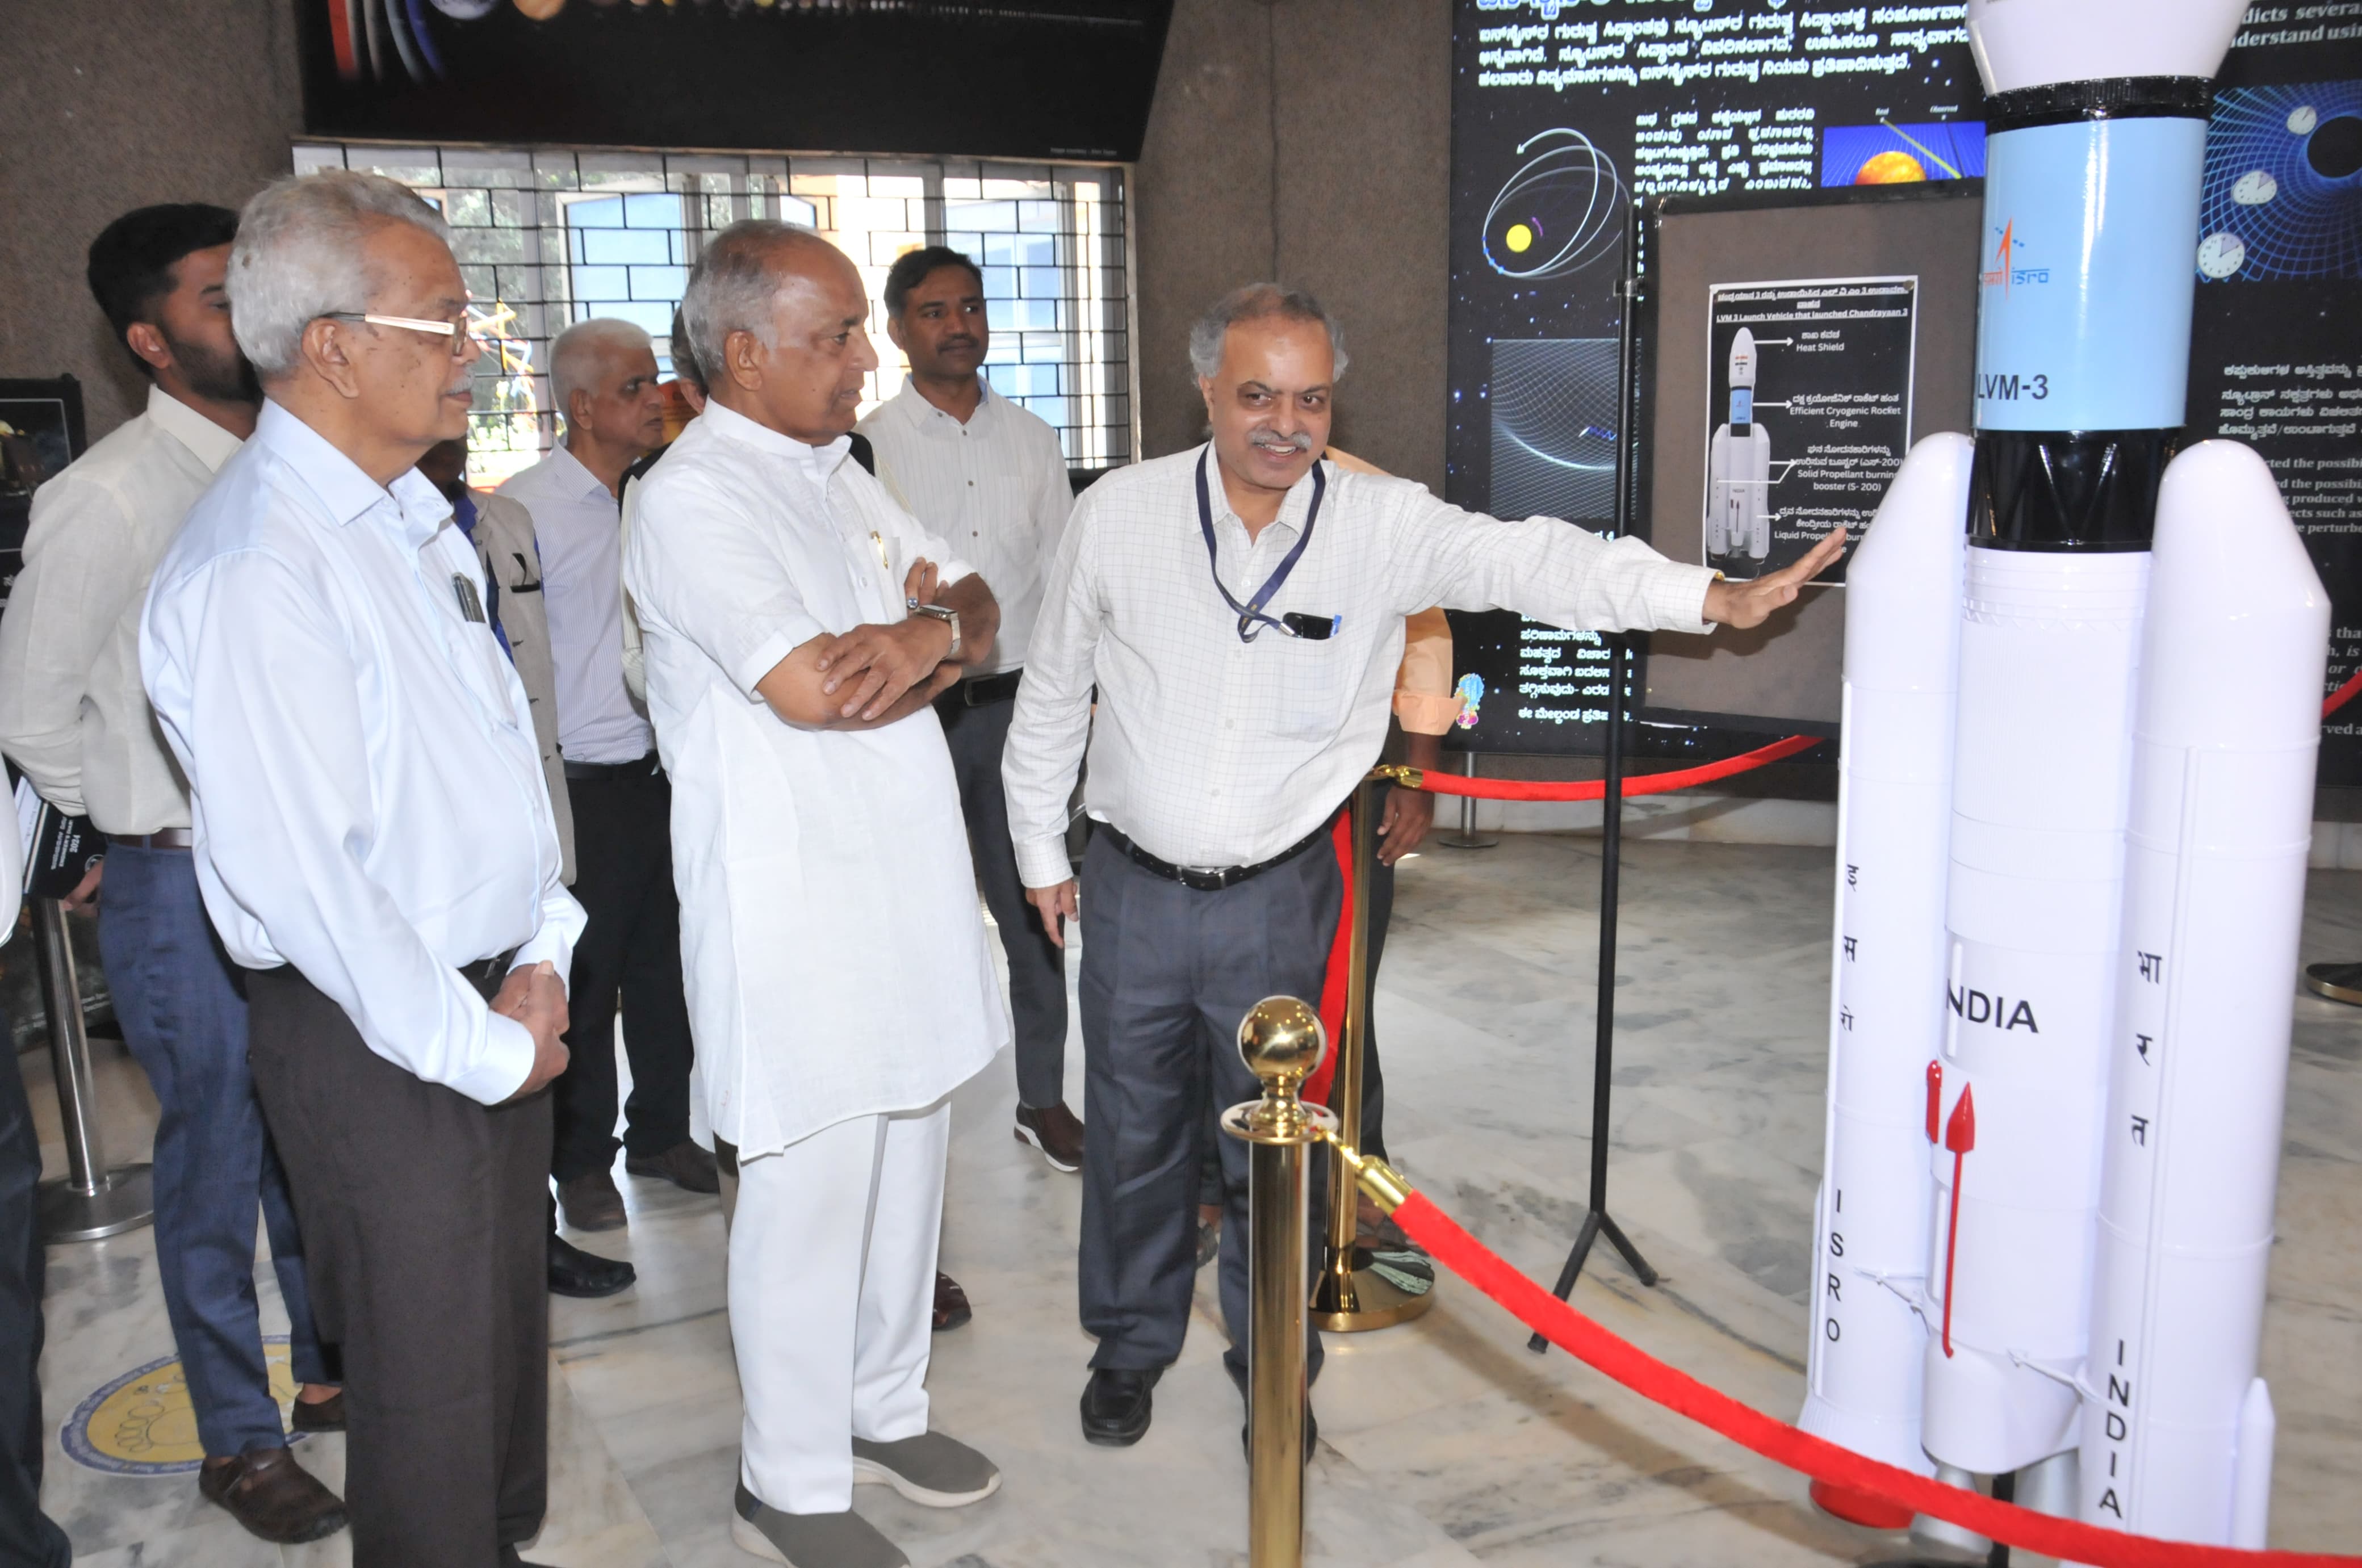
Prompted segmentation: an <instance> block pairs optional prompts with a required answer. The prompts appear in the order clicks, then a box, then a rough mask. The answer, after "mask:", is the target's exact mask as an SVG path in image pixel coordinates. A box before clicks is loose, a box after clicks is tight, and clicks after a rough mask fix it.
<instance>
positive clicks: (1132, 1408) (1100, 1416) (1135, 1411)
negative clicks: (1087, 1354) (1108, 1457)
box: [1083, 1366, 1164, 1448]
mask: <svg viewBox="0 0 2362 1568" xmlns="http://www.w3.org/2000/svg"><path fill="white" fill-rule="evenodd" d="M1162 1376H1164V1368H1163V1367H1161V1366H1160V1367H1155V1368H1153V1369H1151V1370H1149V1371H1146V1372H1140V1371H1135V1370H1133V1369H1131V1368H1129V1367H1120V1366H1095V1367H1093V1368H1091V1381H1090V1383H1089V1385H1088V1386H1087V1387H1085V1388H1084V1390H1083V1437H1084V1439H1085V1440H1086V1441H1090V1442H1095V1443H1097V1444H1098V1445H1099V1446H1100V1447H1101V1448H1130V1447H1131V1445H1132V1444H1133V1443H1136V1442H1138V1441H1140V1440H1141V1439H1142V1437H1143V1436H1145V1435H1146V1434H1147V1431H1148V1417H1149V1410H1150V1396H1149V1390H1150V1389H1152V1388H1154V1387H1155V1386H1156V1380H1157V1379H1158V1378H1160V1377H1162Z"/></svg>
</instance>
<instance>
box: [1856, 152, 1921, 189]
mask: <svg viewBox="0 0 2362 1568" xmlns="http://www.w3.org/2000/svg"><path fill="white" fill-rule="evenodd" d="M1926 178H1927V171H1926V168H1925V167H1924V166H1923V165H1922V164H1921V163H1920V161H1919V160H1917V159H1915V158H1914V157H1912V156H1911V155H1910V154H1909V153H1907V152H1903V151H1900V150H1894V151H1888V152H1882V153H1878V154H1876V155H1874V156H1873V157H1871V158H1868V159H1865V160H1863V161H1862V165H1861V168H1860V171H1857V172H1856V173H1855V175H1854V177H1853V182H1854V183H1855V184H1857V185H1903V184H1908V183H1909V182H1912V181H1914V180H1925V179H1926Z"/></svg>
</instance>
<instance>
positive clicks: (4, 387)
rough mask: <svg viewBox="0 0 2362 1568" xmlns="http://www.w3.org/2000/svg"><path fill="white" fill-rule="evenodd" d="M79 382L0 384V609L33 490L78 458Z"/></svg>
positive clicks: (18, 560) (21, 555)
mask: <svg viewBox="0 0 2362 1568" xmlns="http://www.w3.org/2000/svg"><path fill="white" fill-rule="evenodd" d="M85 444H86V443H85V441H84V438H83V413H82V383H81V382H80V381H76V380H74V379H73V377H72V376H58V377H55V378H52V379H50V380H46V381H35V380H24V381H6V380H0V608H6V605H7V602H8V593H9V591H10V590H11V589H13V588H14V587H16V585H17V571H18V570H19V569H22V568H23V566H24V564H25V530H26V528H27V527H28V525H30V523H31V521H32V516H33V491H36V490H38V489H39V488H40V487H41V485H42V484H43V483H45V482H46V481H48V480H52V479H55V478H56V477H57V476H58V473H59V472H60V470H61V469H64V468H65V466H66V465H67V464H68V463H71V462H72V461H73V460H74V459H75V458H79V457H81V456H82V454H83V447H84V445H85Z"/></svg>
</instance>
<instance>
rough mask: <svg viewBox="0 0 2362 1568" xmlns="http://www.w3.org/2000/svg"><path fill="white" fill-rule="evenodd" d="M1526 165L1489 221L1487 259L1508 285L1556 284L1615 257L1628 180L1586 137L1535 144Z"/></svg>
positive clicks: (1557, 136)
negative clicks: (1518, 282) (1552, 280)
mask: <svg viewBox="0 0 2362 1568" xmlns="http://www.w3.org/2000/svg"><path fill="white" fill-rule="evenodd" d="M1517 155H1518V158H1519V159H1521V160H1523V161H1522V162H1520V163H1519V164H1518V167H1517V169H1516V170H1515V171H1513V172H1512V173H1511V174H1510V175H1509V177H1508V179H1507V180H1506V181H1504V182H1502V185H1501V191H1500V193H1499V194H1498V195H1496V196H1495V197H1494V198H1493V204H1492V205H1491V207H1489V208H1488V209H1487V210H1486V211H1485V226H1484V233H1483V239H1484V246H1485V260H1486V261H1488V262H1490V263H1491V264H1492V267H1493V270H1494V271H1496V272H1498V273H1500V274H1501V275H1502V276H1503V277H1505V278H1517V279H1535V278H1556V277H1562V276H1564V275H1565V274H1567V273H1569V272H1573V271H1578V270H1580V269H1582V268H1584V267H1587V266H1589V265H1591V264H1592V263H1593V262H1595V261H1598V260H1601V259H1605V258H1606V257H1608V256H1612V255H1614V254H1615V253H1616V250H1617V244H1618V242H1619V241H1620V240H1621V239H1622V238H1623V237H1624V228H1623V223H1622V218H1623V212H1624V204H1625V193H1624V177H1623V176H1622V175H1621V174H1620V173H1618V172H1617V169H1616V162H1615V160H1613V159H1611V158H1609V157H1608V156H1607V154H1606V153H1605V152H1603V151H1601V150H1600V149H1599V148H1598V147H1597V146H1596V145H1595V143H1594V142H1593V141H1592V139H1591V138H1589V137H1587V136H1585V135H1584V134H1583V133H1582V132H1581V131H1579V130H1575V129H1573V128H1571V127H1565V126H1560V127H1554V128H1552V129H1550V130H1546V131H1542V132H1540V133H1539V134H1538V135H1535V136H1530V137H1528V138H1526V139H1525V141H1524V142H1522V143H1521V144H1519V146H1518V152H1517Z"/></svg>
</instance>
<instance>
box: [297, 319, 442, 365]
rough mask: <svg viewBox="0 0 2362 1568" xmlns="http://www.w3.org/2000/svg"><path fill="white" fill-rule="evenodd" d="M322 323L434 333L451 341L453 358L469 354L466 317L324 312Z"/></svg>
mask: <svg viewBox="0 0 2362 1568" xmlns="http://www.w3.org/2000/svg"><path fill="white" fill-rule="evenodd" d="M319 319H320V320H322V321H363V322H367V323H368V324H369V325H370V326H399V327H401V328H402V329H403V331H405V332H425V333H432V334H433V335H435V336H436V337H447V338H449V339H450V340H451V358H453V359H463V358H465V357H466V355H467V352H468V340H469V333H468V330H467V321H466V318H465V317H462V318H460V319H459V320H457V321H437V320H435V319H434V318H432V317H429V316H417V315H378V314H377V313H376V312H374V311H365V310H324V311H322V312H321V313H320V315H319Z"/></svg>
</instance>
